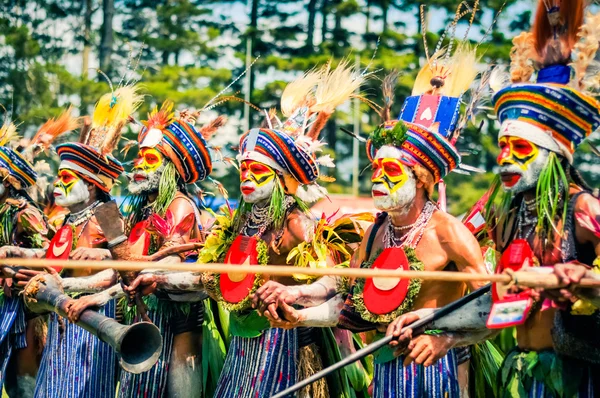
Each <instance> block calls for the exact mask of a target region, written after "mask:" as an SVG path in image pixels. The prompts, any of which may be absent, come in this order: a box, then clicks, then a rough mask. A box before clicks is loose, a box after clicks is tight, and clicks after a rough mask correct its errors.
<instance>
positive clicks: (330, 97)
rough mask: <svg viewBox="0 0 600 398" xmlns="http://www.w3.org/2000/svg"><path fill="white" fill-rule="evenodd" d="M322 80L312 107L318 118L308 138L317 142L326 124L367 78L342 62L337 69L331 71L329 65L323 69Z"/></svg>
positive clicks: (347, 63) (318, 85) (346, 62)
mask: <svg viewBox="0 0 600 398" xmlns="http://www.w3.org/2000/svg"><path fill="white" fill-rule="evenodd" d="M321 73H322V78H321V79H320V80H319V83H318V84H317V88H316V90H315V103H314V104H313V105H312V106H311V107H310V111H311V112H313V113H314V112H318V113H319V114H318V116H317V118H316V120H315V122H314V123H313V125H312V126H311V128H310V130H309V132H308V133H307V136H308V137H310V138H312V139H313V140H316V139H317V138H318V137H319V134H320V133H321V130H323V127H325V123H327V120H328V119H329V117H330V116H331V115H332V114H333V112H334V111H335V108H336V107H338V106H339V105H341V104H342V103H344V102H345V101H346V100H347V99H348V98H350V97H351V96H352V94H353V93H354V92H355V91H356V90H357V89H358V88H359V87H360V86H361V84H362V83H363V81H364V79H365V77H364V76H363V75H357V74H356V73H355V69H354V68H353V67H352V66H350V65H349V61H348V60H342V61H340V63H339V64H338V66H337V68H335V69H331V65H330V64H327V65H325V66H324V67H323V68H321Z"/></svg>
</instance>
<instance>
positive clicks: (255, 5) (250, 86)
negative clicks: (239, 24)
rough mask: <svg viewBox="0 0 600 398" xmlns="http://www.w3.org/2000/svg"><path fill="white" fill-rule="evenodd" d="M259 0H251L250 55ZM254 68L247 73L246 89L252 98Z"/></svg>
mask: <svg viewBox="0 0 600 398" xmlns="http://www.w3.org/2000/svg"><path fill="white" fill-rule="evenodd" d="M259 1H260V0H252V4H251V9H250V26H249V30H250V31H249V32H248V33H249V38H250V40H251V46H250V54H252V57H254V56H255V54H254V48H255V47H256V45H255V43H256V40H257V37H258V35H257V32H258V3H259ZM255 69H256V68H251V69H250V71H248V73H249V74H250V81H249V84H248V91H249V92H250V98H252V92H253V91H254V80H255V74H254V71H255Z"/></svg>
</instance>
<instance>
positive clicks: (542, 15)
mask: <svg viewBox="0 0 600 398" xmlns="http://www.w3.org/2000/svg"><path fill="white" fill-rule="evenodd" d="M546 7H547V3H546V2H544V1H540V2H539V4H538V9H537V15H536V18H535V22H534V25H533V31H532V32H531V33H529V32H526V33H522V34H521V35H519V36H518V37H517V38H515V40H514V41H513V43H514V44H515V50H514V51H513V52H511V54H512V57H513V58H512V62H511V71H510V75H511V80H512V83H513V84H511V85H509V86H507V87H504V88H501V89H500V90H497V92H496V93H495V94H494V97H493V103H494V106H495V110H496V113H497V115H498V119H499V121H500V122H501V126H500V135H499V138H498V145H499V147H500V154H499V156H498V165H499V174H500V176H499V177H500V178H499V181H498V182H497V183H496V184H497V185H496V188H497V189H498V188H499V187H502V190H503V193H497V194H496V193H494V196H497V195H502V196H503V197H502V201H501V205H500V206H499V207H498V208H497V209H495V210H494V211H493V212H492V211H491V210H490V212H489V213H488V219H489V224H490V232H491V235H492V237H493V239H494V241H495V243H496V249H497V250H498V251H499V252H501V253H502V257H501V259H500V263H499V265H498V268H497V272H500V271H502V270H504V269H507V268H511V269H513V270H514V269H518V268H520V267H522V266H524V265H528V266H530V267H533V268H530V269H531V270H535V271H538V272H542V271H546V272H552V269H553V266H554V265H556V264H561V265H559V266H558V267H557V268H556V271H555V272H556V273H557V275H558V276H559V278H560V280H561V281H565V283H566V284H569V283H571V282H577V281H578V280H579V279H580V278H581V276H582V275H583V273H580V272H581V271H582V270H585V268H581V265H579V266H574V265H566V264H563V263H567V262H572V261H575V262H579V263H580V264H583V265H585V266H587V267H591V266H592V265H593V264H594V265H596V267H597V266H598V264H600V262H599V260H598V256H600V228H598V227H597V226H598V225H599V224H598V223H599V221H600V202H599V201H598V199H597V198H595V197H594V196H592V195H591V190H590V188H589V187H588V185H587V184H586V183H585V182H584V181H583V180H582V179H581V177H580V175H579V173H578V172H577V171H576V169H575V168H574V167H573V165H572V164H573V153H574V150H575V148H576V147H577V146H578V145H579V144H580V143H581V142H582V141H583V140H584V139H585V137H587V136H588V135H589V134H590V133H591V132H593V131H594V130H596V129H597V128H598V126H600V104H599V103H598V102H597V101H596V99H595V98H594V96H593V95H595V94H591V93H588V92H586V88H587V87H589V85H588V83H587V82H586V75H585V73H586V68H587V62H586V61H585V59H587V57H591V58H593V56H594V55H593V52H592V54H591V55H590V54H587V53H586V54H587V55H586V56H585V57H582V56H580V55H581V49H582V48H583V47H584V46H585V45H586V43H588V42H592V43H593V45H594V46H593V49H594V50H595V49H596V48H597V37H596V36H593V37H592V36H590V37H588V33H589V32H590V28H591V27H592V26H593V27H594V29H595V28H596V27H597V26H598V20H599V19H598V18H599V17H598V16H593V15H591V14H590V15H588V17H587V18H588V21H586V23H584V18H583V11H584V10H583V9H584V5H583V2H582V1H573V2H561V4H560V6H558V7H553V8H551V9H549V10H548V9H547V8H546ZM533 37H535V40H536V42H535V45H534V40H533ZM572 52H573V56H572ZM518 54H529V58H530V59H527V58H528V57H527V56H525V57H522V58H520V57H519V55H518ZM591 58H590V59H591ZM572 60H575V61H572ZM531 65H536V67H537V69H538V70H537V76H536V79H535V81H534V82H530V79H531V76H532V74H533V72H534V69H533V68H532V67H531ZM496 89H498V87H496ZM492 199H493V196H492ZM573 268H575V269H578V270H579V271H578V272H577V273H575V274H573V273H572V272H574V271H573ZM493 292H494V304H493V307H492V314H494V308H501V307H503V308H508V307H509V306H516V305H517V304H518V305H523V307H522V308H524V311H523V310H521V311H520V319H519V320H518V321H517V322H515V323H516V325H517V326H516V328H517V347H515V349H514V350H513V351H511V352H510V353H508V355H507V357H506V359H505V362H504V365H503V367H502V369H501V374H502V378H501V383H502V385H501V386H500V387H501V388H504V389H508V388H510V389H511V390H512V391H517V390H518V391H519V394H520V396H536V397H537V396H539V397H550V396H561V397H562V396H569V397H572V396H583V397H590V396H595V395H597V394H598V390H599V389H600V382H599V381H598V377H597V376H598V374H599V373H598V372H599V369H600V368H599V366H598V365H599V364H600V359H599V358H600V345H599V344H598V339H597V336H598V332H600V318H599V316H598V311H597V307H595V306H594V305H593V304H594V303H596V305H597V304H598V300H597V297H598V296H597V292H596V291H594V290H587V291H586V290H581V289H577V288H573V289H572V290H571V291H570V292H569V291H567V289H564V290H559V291H549V292H546V293H544V294H543V295H542V298H540V295H539V294H538V293H539V292H531V293H533V294H532V295H530V292H529V291H520V292H518V293H514V292H513V293H512V294H509V293H506V292H504V291H502V289H501V288H494V290H493ZM544 296H547V297H550V298H554V299H556V302H554V303H552V302H551V301H550V300H544V299H543V297H544ZM594 296H595V297H594ZM532 297H533V300H532ZM557 297H559V298H557ZM586 298H591V299H592V300H591V301H587V300H585V299H586ZM582 299H583V300H582ZM488 324H491V325H493V326H494V327H498V326H502V323H501V324H500V325H494V318H493V317H490V321H489V322H488Z"/></svg>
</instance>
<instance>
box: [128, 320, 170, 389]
mask: <svg viewBox="0 0 600 398" xmlns="http://www.w3.org/2000/svg"><path fill="white" fill-rule="evenodd" d="M147 314H148V317H149V318H150V320H151V321H152V323H154V324H155V325H156V326H157V327H158V328H159V329H160V332H161V334H162V338H163V346H162V351H161V353H160V357H159V358H158V362H157V363H156V365H154V366H153V367H152V369H150V370H149V371H147V372H143V373H139V374H133V373H129V372H126V371H125V370H123V371H122V372H121V383H120V386H119V397H123V398H134V397H143V398H155V397H156V398H158V397H163V396H166V392H167V376H168V371H169V361H170V360H171V352H172V350H173V332H172V331H171V325H170V324H169V320H170V316H169V314H167V313H166V311H155V310H148V311H147ZM139 320H140V319H137V317H136V319H135V322H137V321H139Z"/></svg>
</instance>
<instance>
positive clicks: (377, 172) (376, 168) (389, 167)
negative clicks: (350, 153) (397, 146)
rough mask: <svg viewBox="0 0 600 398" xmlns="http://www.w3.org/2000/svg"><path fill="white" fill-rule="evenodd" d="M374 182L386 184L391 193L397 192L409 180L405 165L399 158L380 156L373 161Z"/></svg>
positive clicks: (372, 178) (372, 179)
mask: <svg viewBox="0 0 600 398" xmlns="http://www.w3.org/2000/svg"><path fill="white" fill-rule="evenodd" d="M372 166H373V176H372V177H371V182H372V183H373V184H384V185H385V186H386V187H387V189H388V190H389V193H390V194H393V193H394V192H396V191H397V190H398V189H400V187H402V185H404V183H405V182H406V181H407V180H408V174H407V173H406V169H405V167H406V166H405V165H404V164H402V162H400V161H399V160H398V159H394V158H380V159H375V160H374V161H373V165H372Z"/></svg>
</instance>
